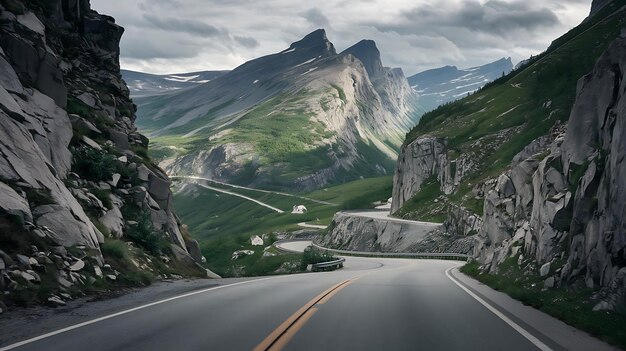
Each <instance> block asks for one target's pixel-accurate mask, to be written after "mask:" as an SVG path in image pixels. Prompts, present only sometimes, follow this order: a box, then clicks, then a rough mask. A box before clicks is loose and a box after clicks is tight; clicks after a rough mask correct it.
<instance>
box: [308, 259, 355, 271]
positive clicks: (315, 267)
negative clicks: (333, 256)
mask: <svg viewBox="0 0 626 351" xmlns="http://www.w3.org/2000/svg"><path fill="white" fill-rule="evenodd" d="M344 262H346V259H345V258H343V257H340V258H339V259H337V260H334V261H328V262H320V263H313V264H312V265H311V271H313V272H319V271H329V270H335V269H339V268H343V263H344Z"/></svg>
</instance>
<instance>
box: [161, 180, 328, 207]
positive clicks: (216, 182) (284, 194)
mask: <svg viewBox="0 0 626 351" xmlns="http://www.w3.org/2000/svg"><path fill="white" fill-rule="evenodd" d="M169 177H170V178H171V179H194V180H204V181H207V182H212V183H215V184H220V185H224V186H228V187H231V188H235V189H244V190H250V191H256V192H259V193H265V194H275V195H282V196H288V197H294V198H297V199H301V200H307V201H311V202H315V203H318V204H320V205H327V206H339V205H338V204H335V203H332V202H328V201H322V200H316V199H312V198H310V197H306V196H299V195H294V194H289V193H283V192H280V191H271V190H262V189H255V188H248V187H245V186H241V185H234V184H229V183H224V182H220V181H219V180H214V179H211V178H203V177H196V176H177V175H170V176H169Z"/></svg>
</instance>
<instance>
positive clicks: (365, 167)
mask: <svg viewBox="0 0 626 351" xmlns="http://www.w3.org/2000/svg"><path fill="white" fill-rule="evenodd" d="M339 98H340V96H338V95H337V94H336V92H335V90H334V89H326V90H324V89H322V90H320V91H312V90H308V89H302V90H300V91H298V92H294V93H283V94H280V95H278V96H276V97H274V98H271V99H269V100H267V101H265V102H264V103H261V104H259V105H257V106H255V107H254V108H252V109H250V110H248V111H245V112H242V115H241V118H239V119H237V121H236V122H233V123H232V124H229V125H226V126H222V127H220V128H206V129H203V130H200V131H199V132H197V133H196V134H194V135H193V136H190V137H184V135H185V134H187V133H189V132H191V131H193V130H195V129H196V128H199V127H202V126H204V125H207V124H208V123H210V122H211V120H212V119H214V117H215V113H216V112H217V111H213V112H210V113H209V114H207V115H206V116H205V117H202V118H198V119H195V120H193V121H191V122H190V123H188V124H186V125H184V126H181V127H177V128H174V129H170V130H167V131H164V133H163V134H160V135H159V136H155V137H153V138H152V139H151V147H150V155H151V157H152V158H154V159H155V160H158V161H160V160H163V159H165V158H169V157H173V156H175V155H185V154H189V153H193V152H196V151H199V150H209V149H211V148H213V147H216V146H218V145H223V144H228V143H237V144H244V143H245V144H248V145H252V146H253V149H254V150H255V151H256V152H257V153H258V155H259V156H260V160H259V161H260V165H261V166H263V165H269V166H271V169H272V174H270V175H267V176H266V179H263V181H262V182H261V183H260V184H263V187H265V188H268V189H271V188H278V189H279V188H282V187H284V185H285V184H290V183H291V182H292V181H293V180H295V179H296V178H298V177H301V176H306V175H309V174H311V173H314V172H316V171H319V170H321V169H324V168H327V167H330V166H332V165H333V163H334V157H332V156H331V155H332V153H335V154H336V155H337V156H339V157H341V156H342V150H341V147H340V146H339V145H338V144H333V145H329V144H328V142H327V140H328V139H332V138H333V137H334V136H335V133H334V132H330V131H328V130H327V128H326V126H325V125H324V124H323V123H320V122H317V121H314V120H313V119H312V118H313V113H311V112H310V111H308V110H307V108H308V107H307V106H308V105H309V104H310V101H311V100H319V103H320V105H322V106H323V104H324V102H327V101H328V100H329V99H339ZM233 118H235V117H233ZM142 126H143V127H144V128H146V129H145V130H143V131H145V132H150V130H155V129H154V128H155V126H153V125H148V124H146V125H142ZM219 132H225V133H224V134H222V135H219V136H217V135H218V134H217V133H219ZM383 142H387V141H383ZM389 143H390V144H392V145H393V143H391V142H389ZM357 147H358V148H359V153H360V155H361V158H360V159H359V160H357V161H356V162H355V163H354V165H353V168H352V169H350V170H349V171H344V170H340V171H339V174H337V177H336V179H335V184H338V183H343V182H346V181H351V180H354V179H355V178H357V177H359V176H366V177H367V176H373V175H376V174H379V173H378V172H379V171H378V169H379V168H380V166H382V167H383V168H384V169H385V170H386V171H388V172H391V171H392V170H393V167H394V160H391V159H390V158H389V157H388V156H387V155H385V154H384V153H383V152H381V151H380V150H378V149H377V148H376V147H375V146H373V145H368V144H366V143H364V142H360V143H359V144H358V145H357ZM397 147H398V146H397V145H394V147H393V148H394V149H397ZM243 173H246V172H243ZM248 173H250V174H242V176H241V177H238V179H232V180H231V181H232V182H234V183H239V184H249V183H250V182H251V181H252V178H254V169H252V172H248Z"/></svg>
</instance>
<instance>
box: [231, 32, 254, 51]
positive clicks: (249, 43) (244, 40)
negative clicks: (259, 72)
mask: <svg viewBox="0 0 626 351" xmlns="http://www.w3.org/2000/svg"><path fill="white" fill-rule="evenodd" d="M233 39H235V41H236V42H238V43H239V44H240V45H242V46H244V47H246V48H256V47H257V46H259V45H260V44H259V42H258V41H257V40H256V39H254V38H252V37H244V36H239V35H235V36H234V37H233Z"/></svg>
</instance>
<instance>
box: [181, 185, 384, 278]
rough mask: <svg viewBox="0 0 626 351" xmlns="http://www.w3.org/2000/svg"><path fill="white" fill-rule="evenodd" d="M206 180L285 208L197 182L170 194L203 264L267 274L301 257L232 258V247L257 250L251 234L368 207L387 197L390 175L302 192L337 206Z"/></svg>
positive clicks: (227, 272)
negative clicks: (300, 209) (297, 211)
mask: <svg viewBox="0 0 626 351" xmlns="http://www.w3.org/2000/svg"><path fill="white" fill-rule="evenodd" d="M210 185H211V186H213V187H217V188H222V189H227V190H228V191H231V192H236V193H239V194H242V195H245V196H248V197H251V198H253V199H256V200H259V201H262V202H265V203H268V204H270V205H272V206H274V207H277V208H280V209H282V210H285V211H286V213H282V214H280V213H277V212H274V211H272V210H270V209H267V208H265V207H262V206H259V205H257V204H255V203H253V202H250V201H248V200H244V199H241V198H238V197H235V196H232V195H228V194H222V193H219V192H216V191H213V190H209V189H205V188H201V187H198V186H197V185H188V186H190V187H193V192H191V193H188V192H187V191H186V190H185V191H182V192H176V193H175V194H174V208H175V210H176V213H177V214H178V216H180V218H181V221H182V222H183V223H185V224H187V225H188V226H189V230H190V232H191V233H192V234H193V237H194V238H196V239H198V240H199V241H200V246H201V248H202V253H203V255H205V256H206V257H207V264H206V266H207V267H208V268H210V269H211V270H213V271H214V272H216V273H218V274H220V275H223V276H240V275H265V274H272V273H273V272H274V271H275V270H276V269H277V268H278V267H279V266H280V265H281V264H283V263H284V262H296V261H297V260H299V259H300V256H301V255H300V256H298V257H295V256H293V255H291V256H290V255H287V256H286V257H283V256H285V255H280V256H278V257H261V256H262V252H257V253H255V255H252V256H249V257H244V258H240V259H239V260H236V261H232V260H231V255H232V253H233V252H234V251H236V250H243V249H254V250H257V251H259V248H258V247H251V246H250V241H249V240H250V237H251V236H252V235H263V234H268V233H272V232H277V231H295V230H299V229H303V228H301V227H299V226H298V225H297V224H298V223H300V222H307V223H309V224H319V225H328V224H330V222H331V220H332V217H333V216H334V214H335V213H336V212H337V211H339V210H341V209H347V208H355V207H359V208H363V207H371V204H372V203H373V202H375V201H386V200H387V199H388V198H389V197H390V196H391V185H392V179H391V177H389V176H387V177H380V178H371V179H363V180H357V181H354V182H351V183H347V184H342V185H337V186H332V187H329V188H326V189H321V190H318V191H315V192H312V193H308V194H303V196H306V197H309V198H312V199H316V200H322V201H327V202H331V203H335V204H338V206H331V205H323V204H319V203H316V202H313V201H308V200H304V199H299V198H294V197H290V196H285V195H278V194H267V193H262V192H257V191H253V190H246V189H235V188H232V187H228V186H224V185H219V184H216V183H211V184H210ZM177 187H178V185H177ZM364 189H367V191H364ZM301 204H302V205H305V206H306V207H307V209H308V212H307V213H306V214H303V215H293V214H291V213H290V212H291V209H292V207H293V206H294V205H301ZM261 251H262V250H261Z"/></svg>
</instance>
